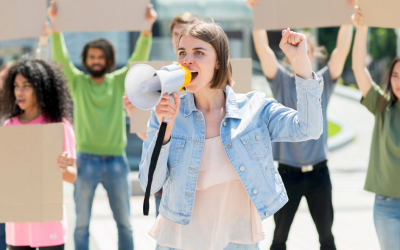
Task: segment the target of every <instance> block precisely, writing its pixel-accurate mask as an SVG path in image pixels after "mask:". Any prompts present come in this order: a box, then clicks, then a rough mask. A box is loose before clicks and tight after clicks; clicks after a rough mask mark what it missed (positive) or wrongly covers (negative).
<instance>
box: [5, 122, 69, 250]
mask: <svg viewBox="0 0 400 250" xmlns="http://www.w3.org/2000/svg"><path fill="white" fill-rule="evenodd" d="M62 122H63V123H64V146H63V148H64V149H63V150H64V151H65V152H68V156H69V157H71V158H74V159H76V151H75V134H74V128H73V127H72V125H71V123H70V122H68V121H67V120H66V119H63V121H62ZM46 123H48V122H47V121H45V120H44V119H43V116H39V117H38V118H36V119H35V120H33V121H31V122H30V123H27V124H22V123H20V122H19V119H18V118H17V117H15V118H12V119H8V120H6V121H5V122H4V126H19V125H32V124H46ZM61 153H62V152H60V155H61ZM56 160H57V159H54V167H57V163H56ZM63 209H64V215H63V220H62V221H59V222H32V223H29V222H28V223H20V222H18V223H17V222H7V223H6V242H7V244H8V245H11V246H31V247H46V246H57V245H62V244H64V243H65V242H66V240H67V238H66V237H67V219H66V218H67V214H66V209H65V207H64V208H63Z"/></svg>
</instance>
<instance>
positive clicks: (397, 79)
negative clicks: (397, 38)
mask: <svg viewBox="0 0 400 250" xmlns="http://www.w3.org/2000/svg"><path fill="white" fill-rule="evenodd" d="M390 83H391V84H392V91H393V93H394V95H395V96H396V97H397V99H399V101H400V62H397V63H396V64H395V65H394V68H393V72H392V75H391V76H390Z"/></svg>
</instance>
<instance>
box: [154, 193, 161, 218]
mask: <svg viewBox="0 0 400 250" xmlns="http://www.w3.org/2000/svg"><path fill="white" fill-rule="evenodd" d="M154 197H155V198H156V217H157V216H158V215H159V214H160V213H159V211H158V210H159V207H160V203H161V197H159V196H157V195H154Z"/></svg>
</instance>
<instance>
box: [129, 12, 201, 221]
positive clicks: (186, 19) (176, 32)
mask: <svg viewBox="0 0 400 250" xmlns="http://www.w3.org/2000/svg"><path fill="white" fill-rule="evenodd" d="M200 20H201V18H200V17H198V16H196V15H194V14H192V13H190V12H185V13H182V14H180V15H178V16H176V17H175V18H174V19H173V20H172V22H171V24H170V31H171V42H172V47H173V50H174V53H175V54H176V51H177V50H178V40H179V36H180V34H181V32H182V31H183V30H184V28H185V25H191V24H194V23H197V22H199V21H200ZM123 101H124V108H125V110H126V112H127V114H128V116H131V108H132V107H134V106H133V104H132V103H131V102H130V101H129V99H128V97H127V96H126V94H125V95H124V97H123ZM136 135H137V136H138V137H139V138H140V139H142V141H144V140H146V132H143V133H136ZM154 197H155V200H156V217H157V216H158V214H159V207H160V202H161V197H162V189H161V190H160V191H158V192H157V193H155V194H154Z"/></svg>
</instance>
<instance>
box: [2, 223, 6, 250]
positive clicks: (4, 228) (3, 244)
mask: <svg viewBox="0 0 400 250" xmlns="http://www.w3.org/2000/svg"><path fill="white" fill-rule="evenodd" d="M6 249H7V244H6V224H4V223H1V224H0V250H6Z"/></svg>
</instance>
